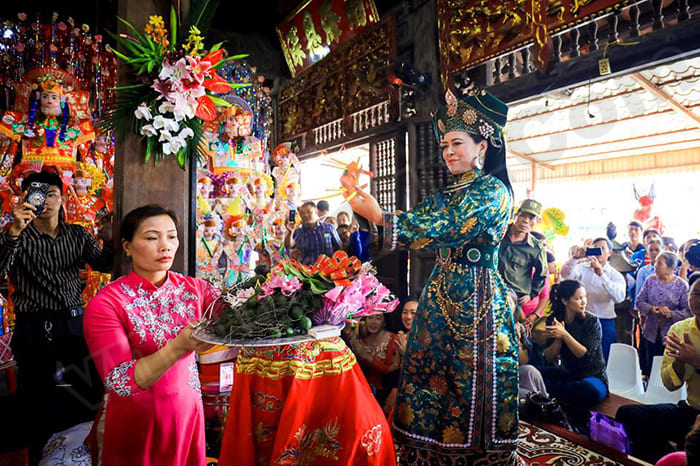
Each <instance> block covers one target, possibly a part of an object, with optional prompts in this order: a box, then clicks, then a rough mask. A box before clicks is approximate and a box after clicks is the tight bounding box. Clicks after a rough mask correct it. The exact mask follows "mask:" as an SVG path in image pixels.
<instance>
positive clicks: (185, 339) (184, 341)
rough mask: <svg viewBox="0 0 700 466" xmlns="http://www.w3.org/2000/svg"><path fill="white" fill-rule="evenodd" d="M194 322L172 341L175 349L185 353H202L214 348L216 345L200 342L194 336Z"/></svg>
mask: <svg viewBox="0 0 700 466" xmlns="http://www.w3.org/2000/svg"><path fill="white" fill-rule="evenodd" d="M194 324H195V323H194V322H192V323H190V324H189V325H188V326H187V327H185V328H184V329H183V330H182V331H181V332H180V334H179V335H178V336H176V337H175V338H174V339H173V340H172V345H173V348H174V349H176V350H178V351H180V352H182V353H183V354H184V353H189V352H190V351H196V352H198V353H201V352H202V351H207V350H209V349H211V348H213V347H214V346H215V345H212V344H209V343H204V342H203V341H199V340H197V339H196V338H194V336H193V335H192V334H193V333H194Z"/></svg>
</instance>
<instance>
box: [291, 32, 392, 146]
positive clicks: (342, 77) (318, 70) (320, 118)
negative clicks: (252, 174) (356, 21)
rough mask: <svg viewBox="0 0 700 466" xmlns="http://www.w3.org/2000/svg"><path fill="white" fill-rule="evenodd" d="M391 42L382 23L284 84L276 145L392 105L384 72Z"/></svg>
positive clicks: (389, 55) (390, 49)
mask: <svg viewBox="0 0 700 466" xmlns="http://www.w3.org/2000/svg"><path fill="white" fill-rule="evenodd" d="M395 37H396V33H395V24H394V22H393V21H392V20H388V21H384V22H382V23H380V24H378V25H375V26H373V27H372V28H370V29H367V30H366V31H365V32H363V33H362V34H361V35H359V36H357V37H355V38H354V39H353V40H351V41H350V42H347V43H345V44H342V45H341V46H340V47H339V48H338V49H336V50H334V51H333V53H331V54H330V55H328V56H327V57H326V58H325V59H323V60H321V61H320V62H318V63H316V64H315V65H314V66H313V68H311V69H307V70H305V71H303V72H302V73H300V74H299V75H298V76H297V77H296V78H294V79H293V80H291V81H289V82H287V83H285V84H284V85H283V86H282V88H281V89H280V104H279V112H280V121H281V127H280V133H281V134H280V139H281V140H282V141H288V140H290V139H292V138H294V137H296V136H298V135H299V134H302V133H304V132H306V131H309V130H310V129H312V128H315V127H318V126H321V125H324V124H326V123H329V122H331V121H335V120H338V119H340V118H343V117H344V116H348V115H350V114H352V113H354V112H357V111H360V110H363V109H365V108H367V107H370V106H372V105H376V104H378V103H381V102H384V101H387V100H389V101H390V102H391V103H392V105H395V103H396V102H397V101H396V100H395V96H394V94H393V93H394V92H395V91H393V90H390V87H389V86H388V84H387V82H386V74H385V72H384V70H385V68H386V64H387V63H388V62H389V60H390V59H391V58H392V57H394V56H396V52H395ZM392 96H393V97H392ZM390 108H393V107H390Z"/></svg>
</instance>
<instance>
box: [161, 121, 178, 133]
mask: <svg viewBox="0 0 700 466" xmlns="http://www.w3.org/2000/svg"><path fill="white" fill-rule="evenodd" d="M164 129H165V130H166V131H170V132H173V133H177V131H178V130H179V129H180V125H179V124H178V123H177V121H175V120H173V119H172V118H166V119H165V125H164Z"/></svg>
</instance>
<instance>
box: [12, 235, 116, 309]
mask: <svg viewBox="0 0 700 466" xmlns="http://www.w3.org/2000/svg"><path fill="white" fill-rule="evenodd" d="M86 262H87V263H88V264H90V265H91V266H92V267H93V268H95V269H97V270H100V271H105V272H107V271H109V270H110V268H111V266H112V251H111V248H108V247H106V248H105V249H104V252H103V250H101V249H100V246H99V245H98V244H97V242H96V241H95V239H94V238H93V237H92V236H90V234H89V233H88V232H87V231H86V230H85V228H83V227H82V226H80V225H70V224H67V223H63V222H61V223H59V230H58V235H57V236H56V238H52V237H51V236H50V235H47V234H45V233H41V232H39V230H37V229H36V227H35V226H34V225H33V224H31V223H30V224H29V226H27V228H25V229H24V230H23V231H22V232H21V233H20V235H19V236H18V237H17V238H14V239H13V238H10V236H9V235H8V234H7V232H2V233H0V275H2V276H7V278H8V279H9V280H10V282H11V283H12V285H13V286H14V292H13V293H12V301H13V302H14V305H15V312H16V313H17V314H26V313H32V312H39V311H41V312H47V313H52V312H56V313H60V312H66V311H70V310H72V309H77V308H81V307H83V305H84V303H83V300H82V298H81V297H80V294H81V293H82V291H83V288H84V283H83V282H82V281H81V280H80V277H79V276H78V273H79V271H80V268H81V267H82V266H83V264H84V263H86Z"/></svg>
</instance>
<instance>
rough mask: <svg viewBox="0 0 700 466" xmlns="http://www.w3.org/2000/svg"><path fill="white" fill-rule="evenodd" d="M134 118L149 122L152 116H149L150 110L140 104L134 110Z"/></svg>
mask: <svg viewBox="0 0 700 466" xmlns="http://www.w3.org/2000/svg"><path fill="white" fill-rule="evenodd" d="M134 116H135V117H136V119H137V120H143V119H145V120H146V121H151V119H152V118H153V116H152V115H151V109H150V108H148V106H146V104H141V105H139V106H138V108H137V109H136V110H134Z"/></svg>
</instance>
